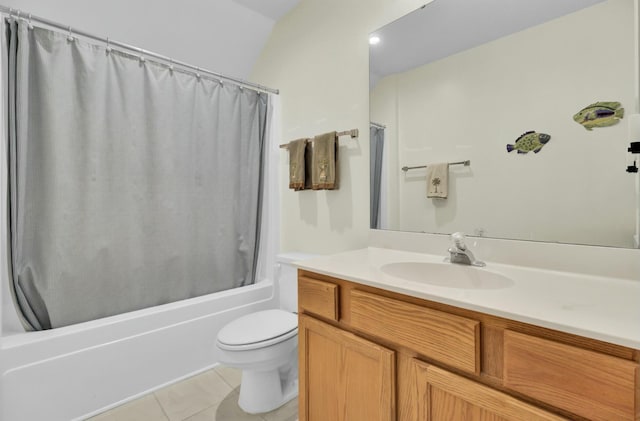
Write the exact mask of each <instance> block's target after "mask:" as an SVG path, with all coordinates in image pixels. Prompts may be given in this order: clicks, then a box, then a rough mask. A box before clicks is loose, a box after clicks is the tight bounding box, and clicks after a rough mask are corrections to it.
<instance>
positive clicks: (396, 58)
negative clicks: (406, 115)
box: [370, 0, 604, 84]
mask: <svg viewBox="0 0 640 421" xmlns="http://www.w3.org/2000/svg"><path fill="white" fill-rule="evenodd" d="M602 1H604V0H561V1H559V0H535V1H532V0H473V1H469V0H435V1H433V2H431V3H429V4H427V5H426V6H423V7H422V8H421V9H419V10H416V11H415V12H413V13H410V14H408V15H406V16H404V17H402V18H400V19H398V20H396V21H395V22H392V23H390V24H389V25H386V26H384V27H382V28H381V29H380V30H377V31H375V32H374V34H375V35H377V36H379V37H380V39H381V41H380V43H379V44H378V45H375V46H371V48H370V72H371V79H372V80H371V82H372V84H374V83H375V81H377V80H379V79H381V78H383V77H385V76H388V75H390V74H393V73H398V72H404V71H406V70H409V69H412V68H414V67H417V66H421V65H424V64H427V63H430V62H433V61H436V60H439V59H442V58H444V57H447V56H450V55H452V54H455V53H458V52H461V51H464V50H467V49H470V48H473V47H476V46H478V45H481V44H484V43H487V42H489V41H493V40H496V39H499V38H502V37H503V36H506V35H509V34H512V33H515V32H518V31H522V30H524V29H526V28H529V27H532V26H535V25H539V24H541V23H544V22H547V21H549V20H551V19H555V18H558V17H561V16H563V15H566V14H569V13H572V12H575V11H577V10H580V9H583V8H585V7H589V6H592V5H594V4H596V3H600V2H602ZM585 42H588V40H585Z"/></svg>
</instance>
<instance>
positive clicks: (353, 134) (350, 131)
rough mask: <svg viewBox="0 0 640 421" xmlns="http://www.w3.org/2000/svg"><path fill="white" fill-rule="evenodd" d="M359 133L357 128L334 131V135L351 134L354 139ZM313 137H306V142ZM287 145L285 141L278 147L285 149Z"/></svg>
mask: <svg viewBox="0 0 640 421" xmlns="http://www.w3.org/2000/svg"><path fill="white" fill-rule="evenodd" d="M359 134H360V132H359V131H358V129H351V130H345V131H343V132H338V133H336V136H338V137H341V136H351V139H355V138H356V137H358V136H359ZM312 140H313V139H308V140H307V142H310V141H312ZM288 146H289V144H288V143H285V144H284V145H280V149H287V147H288Z"/></svg>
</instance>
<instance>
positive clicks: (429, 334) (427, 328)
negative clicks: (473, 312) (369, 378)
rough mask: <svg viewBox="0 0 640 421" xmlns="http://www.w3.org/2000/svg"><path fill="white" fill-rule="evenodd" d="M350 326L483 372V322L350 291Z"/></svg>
mask: <svg viewBox="0 0 640 421" xmlns="http://www.w3.org/2000/svg"><path fill="white" fill-rule="evenodd" d="M350 316H351V325H352V326H353V327H354V328H356V329H360V330H362V331H363V332H367V333H370V334H372V335H375V336H378V337H380V338H383V339H386V340H389V341H391V342H393V343H396V344H398V345H401V346H404V347H407V348H409V349H412V350H414V351H416V352H418V353H420V354H422V355H424V356H425V357H428V358H432V359H433V360H436V361H440V362H442V363H444V364H448V365H449V366H451V367H455V368H459V369H461V370H465V371H469V372H472V373H476V374H479V373H480V341H479V334H480V322H478V321H476V320H472V319H468V318H465V317H460V316H455V315H452V314H447V313H443V312H441V311H437V310H433V309H429V308H426V307H422V306H418V305H415V304H410V303H406V302H403V301H399V300H394V299H392V298H387V297H382V296H379V295H376V294H371V293H368V292H363V291H358V290H355V289H354V290H352V291H351V314H350Z"/></svg>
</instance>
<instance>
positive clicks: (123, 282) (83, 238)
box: [4, 20, 268, 329]
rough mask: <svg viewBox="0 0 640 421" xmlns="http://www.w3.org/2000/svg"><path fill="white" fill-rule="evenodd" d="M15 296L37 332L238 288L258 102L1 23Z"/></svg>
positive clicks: (263, 104) (257, 184)
mask: <svg viewBox="0 0 640 421" xmlns="http://www.w3.org/2000/svg"><path fill="white" fill-rule="evenodd" d="M5 49H6V53H7V56H8V57H5V58H6V60H4V62H5V63H6V65H7V69H6V70H7V72H6V73H5V74H8V86H7V92H8V97H9V98H8V108H9V115H8V121H9V124H8V126H9V133H8V138H9V142H10V145H9V160H10V162H9V171H10V174H9V176H10V234H11V250H10V251H11V262H12V272H13V282H14V291H15V294H16V298H17V301H18V303H19V306H20V308H21V310H22V312H23V315H24V317H25V318H26V320H27V321H28V323H30V324H31V325H32V327H33V328H34V329H48V328H55V327H59V326H65V325H69V324H73V323H78V322H82V321H87V320H92V319H96V318H100V317H104V316H110V315H114V314H118V313H122V312H127V311H132V310H137V309H141V308H145V307H150V306H155V305H159V304H163V303H168V302H172V301H176V300H181V299H185V298H190V297H195V296H199V295H203V294H208V293H212V292H216V291H220V290H225V289H229V288H234V287H239V286H242V285H246V284H250V283H252V282H253V280H254V271H255V265H256V258H257V244H258V232H259V226H258V225H259V221H260V217H259V216H260V205H261V200H260V197H261V189H262V186H261V169H262V168H261V167H262V155H263V143H264V138H265V126H266V115H267V113H266V110H267V100H268V98H267V95H266V94H262V93H258V92H255V91H253V90H250V89H240V88H239V87H238V86H235V85H232V84H224V85H223V86H222V85H221V84H220V83H218V82H217V81H213V80H208V79H205V78H196V77H195V76H194V75H193V74H187V73H182V72H179V71H177V70H176V71H173V72H170V71H169V69H168V68H167V67H166V66H162V65H160V64H157V63H153V62H151V61H149V60H147V61H146V62H143V61H142V60H139V58H138V57H135V56H132V55H128V54H124V53H121V52H116V51H111V52H110V53H107V52H106V51H105V48H104V47H102V46H96V45H93V44H90V43H87V42H84V41H80V40H77V39H76V40H73V41H69V40H68V39H67V36H66V34H60V33H57V32H54V31H50V30H48V29H43V28H37V27H36V28H34V29H28V27H27V24H26V23H24V22H16V21H15V20H12V21H9V22H8V23H7V45H6V46H5Z"/></svg>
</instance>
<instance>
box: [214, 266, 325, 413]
mask: <svg viewBox="0 0 640 421" xmlns="http://www.w3.org/2000/svg"><path fill="white" fill-rule="evenodd" d="M310 257H314V256H313V255H308V254H302V253H287V254H281V255H279V256H278V259H277V260H278V269H279V270H277V271H276V272H277V273H278V276H277V278H278V279H275V280H274V286H275V288H276V290H277V291H278V293H279V298H280V306H281V308H279V309H271V310H264V311H258V312H255V313H251V314H247V315H245V316H242V317H240V318H238V319H236V320H233V321H231V322H230V323H228V324H227V325H226V326H224V327H223V328H222V329H220V331H219V332H218V336H217V338H216V348H217V352H218V360H219V362H220V364H222V365H226V366H229V367H234V368H238V369H241V370H242V380H241V383H240V396H239V398H238V405H239V406H240V408H241V409H242V410H243V411H245V412H247V413H250V414H258V413H263V412H269V411H272V410H274V409H276V408H278V407H280V406H282V405H284V404H285V403H287V402H288V401H290V400H291V399H293V398H295V397H296V396H298V315H297V314H296V313H295V311H297V271H296V268H295V267H293V266H291V262H294V261H298V260H304V259H308V258H310Z"/></svg>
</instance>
